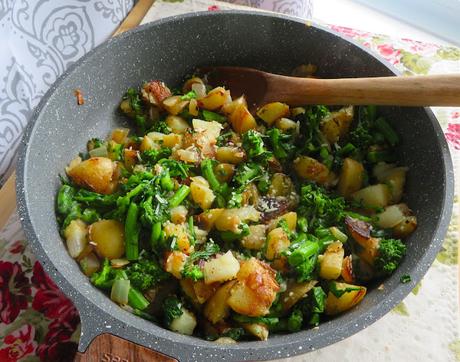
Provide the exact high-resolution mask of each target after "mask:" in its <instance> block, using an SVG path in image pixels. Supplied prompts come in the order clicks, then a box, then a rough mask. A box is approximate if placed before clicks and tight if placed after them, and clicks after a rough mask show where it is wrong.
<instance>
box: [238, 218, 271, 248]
mask: <svg viewBox="0 0 460 362" xmlns="http://www.w3.org/2000/svg"><path fill="white" fill-rule="evenodd" d="M265 230H266V226H265V225H263V224H259V225H249V235H246V236H245V237H244V238H242V239H241V246H242V247H243V248H246V249H251V250H261V249H262V248H263V247H264V245H265Z"/></svg>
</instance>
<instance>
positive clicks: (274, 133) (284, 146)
mask: <svg viewBox="0 0 460 362" xmlns="http://www.w3.org/2000/svg"><path fill="white" fill-rule="evenodd" d="M267 136H268V137H269V140H270V144H271V146H272V149H273V155H274V156H275V157H276V158H277V159H278V160H281V161H284V160H286V159H288V158H291V157H292V156H293V155H294V152H295V150H296V147H295V145H294V143H293V136H292V135H289V134H284V133H281V131H280V130H279V129H278V128H272V129H270V130H269V131H268V132H267Z"/></svg>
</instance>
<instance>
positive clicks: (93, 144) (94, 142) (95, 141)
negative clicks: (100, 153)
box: [86, 138, 104, 151]
mask: <svg viewBox="0 0 460 362" xmlns="http://www.w3.org/2000/svg"><path fill="white" fill-rule="evenodd" d="M103 145H104V141H102V140H100V139H99V138H91V139H90V140H89V141H88V143H87V144H86V148H87V149H88V151H91V150H94V149H95V148H99V147H102V146H103Z"/></svg>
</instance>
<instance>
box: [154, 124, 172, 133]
mask: <svg viewBox="0 0 460 362" xmlns="http://www.w3.org/2000/svg"><path fill="white" fill-rule="evenodd" d="M152 132H160V133H164V134H170V133H171V128H169V127H168V125H167V124H166V122H165V121H158V122H155V123H154V125H153V127H152Z"/></svg>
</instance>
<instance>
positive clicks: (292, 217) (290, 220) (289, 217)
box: [268, 211, 297, 231]
mask: <svg viewBox="0 0 460 362" xmlns="http://www.w3.org/2000/svg"><path fill="white" fill-rule="evenodd" d="M281 220H286V223H287V226H288V228H289V230H291V231H294V230H295V229H296V227H297V213H296V212H294V211H290V212H288V213H286V214H284V215H281V216H279V217H277V218H276V219H273V220H271V221H270V223H269V224H268V231H271V230H273V229H274V228H276V227H277V226H278V223H279V222H280V221H281Z"/></svg>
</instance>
